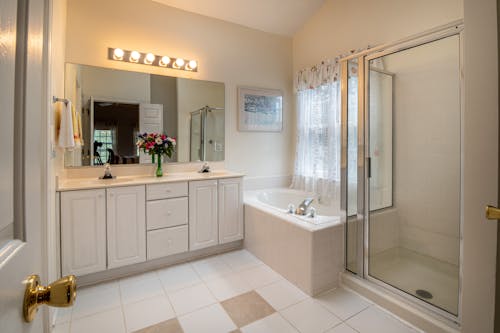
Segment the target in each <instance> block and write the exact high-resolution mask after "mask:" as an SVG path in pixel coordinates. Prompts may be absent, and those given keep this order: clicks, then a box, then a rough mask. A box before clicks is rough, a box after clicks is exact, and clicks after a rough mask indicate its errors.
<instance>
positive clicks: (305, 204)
mask: <svg viewBox="0 0 500 333" xmlns="http://www.w3.org/2000/svg"><path fill="white" fill-rule="evenodd" d="M313 200H314V198H306V199H305V200H304V201H302V202H301V204H300V205H299V207H297V209H296V210H295V214H297V215H307V213H308V210H309V206H310V205H311V204H312V202H313Z"/></svg>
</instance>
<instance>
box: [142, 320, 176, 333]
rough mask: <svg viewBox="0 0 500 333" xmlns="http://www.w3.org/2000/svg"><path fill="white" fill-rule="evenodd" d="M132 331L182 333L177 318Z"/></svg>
mask: <svg viewBox="0 0 500 333" xmlns="http://www.w3.org/2000/svg"><path fill="white" fill-rule="evenodd" d="M134 333H184V331H183V330H182V327H181V325H180V324H179V321H178V320H177V318H173V319H170V320H167V321H164V322H161V323H158V324H156V325H152V326H149V327H146V328H143V329H141V330H138V331H135V332H134Z"/></svg>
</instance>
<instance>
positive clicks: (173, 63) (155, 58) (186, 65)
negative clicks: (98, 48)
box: [108, 47, 198, 72]
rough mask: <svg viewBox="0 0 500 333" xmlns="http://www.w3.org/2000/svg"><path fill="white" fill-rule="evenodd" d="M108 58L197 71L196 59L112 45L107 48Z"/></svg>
mask: <svg viewBox="0 0 500 333" xmlns="http://www.w3.org/2000/svg"><path fill="white" fill-rule="evenodd" d="M108 59H109V60H115V61H124V62H131V63H135V64H141V65H147V66H157V67H164V68H172V69H180V70H184V71H189V72H197V71H198V62H197V61H196V60H187V59H183V58H170V57H168V56H160V55H155V54H153V53H143V52H139V51H128V50H123V49H120V48H113V47H110V48H108Z"/></svg>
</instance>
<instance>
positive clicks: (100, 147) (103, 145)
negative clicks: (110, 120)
mask: <svg viewBox="0 0 500 333" xmlns="http://www.w3.org/2000/svg"><path fill="white" fill-rule="evenodd" d="M114 132H115V131H114V130H111V129H106V130H99V129H96V130H94V165H99V164H104V163H111V162H113V161H112V160H111V159H110V157H112V156H110V155H111V153H110V151H111V152H112V151H113V146H114V142H115V141H116V140H115V135H114ZM108 149H109V150H108Z"/></svg>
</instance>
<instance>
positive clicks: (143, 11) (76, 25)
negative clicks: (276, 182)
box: [66, 0, 295, 179]
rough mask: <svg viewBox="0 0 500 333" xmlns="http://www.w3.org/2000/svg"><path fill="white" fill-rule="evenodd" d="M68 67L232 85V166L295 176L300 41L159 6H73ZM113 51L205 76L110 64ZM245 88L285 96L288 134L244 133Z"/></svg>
mask: <svg viewBox="0 0 500 333" xmlns="http://www.w3.org/2000/svg"><path fill="white" fill-rule="evenodd" d="M66 41H67V46H66V61H68V62H73V63H80V64H87V65H94V66H101V67H109V68H119V69H125V70H132V71H144V72H146V71H147V72H153V73H155V74H165V75H170V76H178V77H190V78H195V79H202V80H209V81H218V82H224V83H225V85H226V96H225V100H226V103H225V105H226V144H225V148H226V161H225V166H226V167H227V168H228V169H231V170H234V171H240V172H244V173H246V174H247V175H248V176H250V177H256V178H257V179H258V178H259V177H267V176H277V177H282V176H288V175H290V174H291V172H292V165H293V161H292V160H293V153H294V150H293V135H292V133H293V129H294V127H295V126H294V125H293V114H292V62H291V57H290V55H291V51H292V42H291V39H290V38H287V37H282V36H278V35H273V34H268V33H264V32H261V31H257V30H253V29H249V28H245V27H242V26H239V25H235V24H231V23H227V22H223V21H220V20H216V19H211V18H208V17H204V16H200V15H196V14H192V13H188V12H184V11H181V10H177V9H174V8H171V7H167V6H164V5H161V4H158V3H154V2H151V1H141V2H137V1H132V0H120V1H119V0H109V1H99V0H86V1H78V0H69V1H68V29H67V39H66ZM108 47H121V48H124V49H128V50H132V49H136V50H139V51H150V52H153V53H155V54H166V55H169V56H172V57H184V58H190V59H197V60H198V61H199V72H198V73H192V72H184V71H178V70H173V69H163V68H153V67H148V66H145V65H136V64H129V63H121V62H116V61H110V60H108V59H107V48H108ZM238 85H246V86H256V87H263V88H275V89H281V90H283V91H284V94H285V95H284V126H283V127H284V130H283V131H282V132H281V133H257V132H255V133H251V132H245V133H242V132H238V131H237V100H236V93H237V90H236V87H237V86H238Z"/></svg>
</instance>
